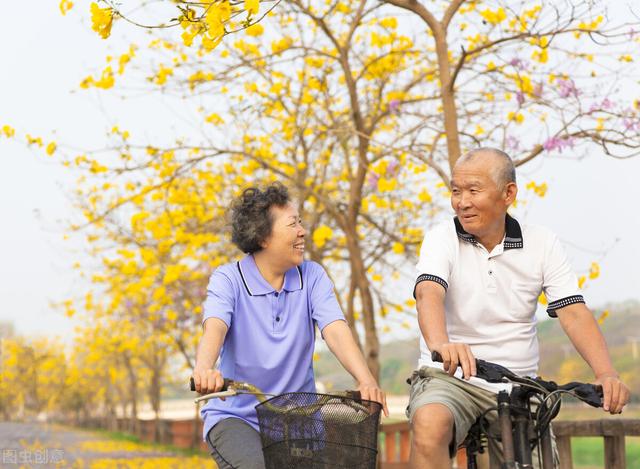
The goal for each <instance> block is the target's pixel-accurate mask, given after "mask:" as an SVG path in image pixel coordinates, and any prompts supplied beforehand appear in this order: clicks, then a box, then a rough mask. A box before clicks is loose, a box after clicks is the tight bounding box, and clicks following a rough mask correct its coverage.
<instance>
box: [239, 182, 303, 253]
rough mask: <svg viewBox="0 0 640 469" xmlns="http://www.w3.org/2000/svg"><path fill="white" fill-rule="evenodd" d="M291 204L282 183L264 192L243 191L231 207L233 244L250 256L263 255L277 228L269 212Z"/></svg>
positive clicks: (251, 189) (271, 185)
mask: <svg viewBox="0 0 640 469" xmlns="http://www.w3.org/2000/svg"><path fill="white" fill-rule="evenodd" d="M290 201H291V199H290V197H289V190H288V189H287V188H286V187H285V186H284V185H282V184H281V183H279V182H274V183H271V184H269V185H267V186H266V187H265V188H264V189H262V190H261V189H260V188H258V187H249V188H248V189H245V190H244V191H242V194H241V195H240V196H239V197H238V198H237V199H235V200H234V201H233V203H232V205H231V241H232V242H233V243H234V244H235V245H236V246H238V248H240V250H241V251H242V252H244V253H246V254H251V253H254V252H257V251H260V250H261V249H262V246H261V244H262V242H263V241H264V240H265V239H267V238H268V237H269V235H270V234H271V230H272V228H273V219H272V217H271V213H270V212H269V209H270V208H271V207H273V206H277V207H284V206H285V205H287V204H288V203H289V202H290Z"/></svg>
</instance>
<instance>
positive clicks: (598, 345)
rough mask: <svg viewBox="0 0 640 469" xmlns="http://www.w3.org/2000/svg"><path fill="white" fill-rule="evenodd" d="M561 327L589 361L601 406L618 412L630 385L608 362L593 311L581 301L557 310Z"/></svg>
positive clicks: (603, 341)
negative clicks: (600, 396)
mask: <svg viewBox="0 0 640 469" xmlns="http://www.w3.org/2000/svg"><path fill="white" fill-rule="evenodd" d="M556 313H557V315H558V319H559V320H560V325H561V326H562V329H563V330H564V332H565V333H566V334H567V336H568V337H569V339H570V340H571V342H572V343H573V346H574V347H575V348H576V350H577V351H578V353H580V355H581V356H582V358H584V360H585V361H586V362H587V363H588V364H589V366H590V367H591V369H592V370H593V373H594V374H595V377H596V382H597V383H600V384H602V390H603V391H604V400H603V408H604V410H605V411H608V412H609V413H611V414H619V413H620V412H622V408H623V407H624V406H625V404H626V403H627V402H628V401H629V389H628V388H627V386H626V385H625V384H624V383H623V382H622V381H620V378H619V376H618V372H617V371H616V370H615V368H614V367H613V364H612V363H611V357H610V356H609V350H608V349H607V344H606V342H605V340H604V336H603V335H602V332H600V328H599V327H598V323H597V322H596V320H595V318H594V317H593V314H592V313H591V311H590V310H589V308H587V306H586V305H585V304H584V303H575V304H572V305H569V306H565V307H564V308H560V309H558V310H556Z"/></svg>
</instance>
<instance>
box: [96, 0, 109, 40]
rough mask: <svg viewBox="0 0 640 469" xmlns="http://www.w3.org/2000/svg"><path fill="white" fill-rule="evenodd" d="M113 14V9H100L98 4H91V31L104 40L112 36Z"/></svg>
mask: <svg viewBox="0 0 640 469" xmlns="http://www.w3.org/2000/svg"><path fill="white" fill-rule="evenodd" d="M113 14H114V13H113V10H112V9H111V8H100V7H99V6H98V4H97V3H96V2H93V3H91V29H93V30H94V31H95V32H97V33H98V34H99V35H100V37H101V38H102V39H106V38H108V37H109V35H110V34H111V26H112V25H113Z"/></svg>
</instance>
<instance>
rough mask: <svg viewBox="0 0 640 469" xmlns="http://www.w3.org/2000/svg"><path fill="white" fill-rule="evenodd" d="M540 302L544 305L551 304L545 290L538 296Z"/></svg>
mask: <svg viewBox="0 0 640 469" xmlns="http://www.w3.org/2000/svg"><path fill="white" fill-rule="evenodd" d="M538 303H540V304H541V305H543V306H545V305H547V304H549V301H548V300H547V296H546V295H545V294H544V292H542V293H540V296H539V297H538Z"/></svg>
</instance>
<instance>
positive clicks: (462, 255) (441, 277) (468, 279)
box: [414, 215, 584, 390]
mask: <svg viewBox="0 0 640 469" xmlns="http://www.w3.org/2000/svg"><path fill="white" fill-rule="evenodd" d="M505 231H506V234H505V237H504V239H503V240H502V242H501V243H500V244H498V245H497V246H496V247H495V248H493V250H492V251H491V252H488V251H487V250H486V249H485V247H484V246H482V244H480V243H479V242H478V241H477V240H476V239H475V238H474V237H473V235H471V234H469V233H467V232H466V231H464V229H463V228H462V225H461V224H460V222H459V221H458V219H457V217H456V218H454V219H453V220H448V221H446V222H445V223H442V224H440V225H438V226H436V227H435V228H433V229H431V230H429V231H428V232H427V234H426V236H425V238H424V241H423V242H422V247H421V249H420V260H419V261H418V264H417V270H418V278H417V280H416V285H417V284H418V283H420V282H423V281H432V282H437V283H439V284H440V285H442V286H443V287H444V288H445V289H446V290H447V292H446V296H445V304H444V306H445V314H446V324H447V333H448V335H449V340H450V341H451V342H461V343H466V344H469V345H470V346H471V350H472V351H473V354H474V355H475V357H476V358H481V359H483V360H487V361H490V362H495V363H498V364H500V365H503V366H506V367H507V368H509V369H510V370H512V371H514V372H515V373H517V374H520V375H527V376H535V374H536V372H537V369H538V358H539V355H538V339H537V335H536V317H535V313H536V308H537V301H538V297H539V296H540V293H541V292H542V291H544V293H545V295H546V297H547V299H548V302H549V305H548V308H547V313H548V314H549V316H551V317H556V313H555V310H556V309H559V308H562V307H564V306H567V305H570V304H573V303H584V298H583V297H582V295H581V294H580V290H579V288H578V280H577V277H576V275H575V274H574V273H573V271H572V269H571V266H570V265H569V262H568V260H567V256H566V254H565V251H564V249H563V247H562V246H561V244H560V242H559V241H558V238H557V237H556V236H555V235H554V234H553V233H552V232H550V231H549V230H547V229H546V228H543V227H540V226H522V227H521V226H520V224H519V223H518V222H517V221H516V220H515V219H514V218H512V217H511V216H509V215H507V216H506V220H505ZM414 296H415V288H414ZM419 366H433V367H439V368H442V365H441V364H439V363H434V362H433V361H432V360H431V352H430V351H429V349H428V347H427V344H426V342H425V340H424V338H423V337H421V340H420V360H419ZM458 374H460V373H458ZM473 382H474V384H478V385H480V386H481V387H484V388H487V389H492V390H496V389H497V388H496V387H495V386H488V387H487V386H486V382H484V381H482V380H474V381H473Z"/></svg>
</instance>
